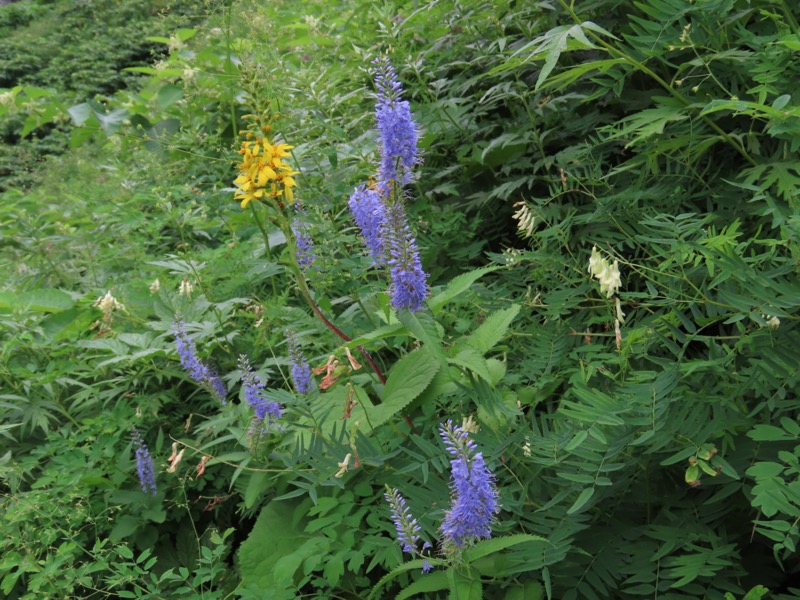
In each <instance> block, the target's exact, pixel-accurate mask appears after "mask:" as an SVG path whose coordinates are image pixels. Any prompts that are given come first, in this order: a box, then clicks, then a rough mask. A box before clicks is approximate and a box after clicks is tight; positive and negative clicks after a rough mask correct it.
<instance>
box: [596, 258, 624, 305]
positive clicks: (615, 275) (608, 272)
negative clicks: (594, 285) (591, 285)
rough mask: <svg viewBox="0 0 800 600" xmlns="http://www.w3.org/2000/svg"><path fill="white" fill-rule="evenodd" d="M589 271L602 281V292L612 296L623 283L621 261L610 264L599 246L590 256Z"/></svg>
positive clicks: (609, 296)
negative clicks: (599, 250) (602, 254)
mask: <svg viewBox="0 0 800 600" xmlns="http://www.w3.org/2000/svg"><path fill="white" fill-rule="evenodd" d="M589 273H591V274H592V275H593V276H594V277H595V279H597V280H598V281H599V282H600V292H601V293H603V294H605V295H606V298H611V296H613V295H614V294H616V293H617V291H618V290H619V288H620V285H622V280H621V277H620V272H619V262H618V261H616V260H615V261H614V263H613V264H610V263H609V262H608V260H607V259H605V258H603V257H602V256H600V252H598V251H597V246H594V247H593V248H592V256H591V257H590V258H589Z"/></svg>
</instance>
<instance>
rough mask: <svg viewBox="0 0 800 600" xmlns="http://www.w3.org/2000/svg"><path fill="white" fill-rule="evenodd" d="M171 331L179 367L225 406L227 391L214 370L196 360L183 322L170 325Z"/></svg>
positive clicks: (195, 351)
mask: <svg viewBox="0 0 800 600" xmlns="http://www.w3.org/2000/svg"><path fill="white" fill-rule="evenodd" d="M172 331H173V332H174V333H175V347H176V348H177V350H178V356H180V359H181V366H182V367H183V368H184V369H185V370H186V372H187V373H189V377H191V378H192V379H193V380H194V381H196V382H197V383H199V384H200V385H204V386H206V387H207V388H208V389H209V390H211V393H212V394H213V395H214V397H215V398H216V399H217V400H219V401H220V402H221V403H222V404H226V402H225V398H226V397H227V395H228V390H227V388H226V387H225V382H224V381H222V379H221V378H220V376H219V374H218V373H217V372H216V370H215V369H212V368H209V367H208V366H207V365H205V364H203V363H202V362H201V361H200V359H199V358H197V349H196V348H195V345H194V340H192V338H190V337H189V336H188V334H187V333H186V326H185V325H184V323H183V321H175V322H174V323H173V324H172Z"/></svg>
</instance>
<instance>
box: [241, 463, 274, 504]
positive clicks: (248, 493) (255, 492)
mask: <svg viewBox="0 0 800 600" xmlns="http://www.w3.org/2000/svg"><path fill="white" fill-rule="evenodd" d="M269 485H270V484H269V480H268V477H267V473H263V472H259V471H256V472H254V473H252V474H251V475H250V480H249V481H248V482H247V488H245V491H244V506H245V508H252V507H253V506H255V504H256V501H257V500H258V499H259V498H261V496H262V494H263V493H264V491H265V490H266V489H267V488H268V487H269Z"/></svg>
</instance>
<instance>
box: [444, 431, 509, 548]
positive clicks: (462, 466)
mask: <svg viewBox="0 0 800 600" xmlns="http://www.w3.org/2000/svg"><path fill="white" fill-rule="evenodd" d="M439 433H440V435H441V436H442V440H443V441H444V446H445V448H446V449H447V451H448V452H449V453H450V454H451V455H452V456H453V459H452V460H451V461H450V468H451V471H450V490H451V492H452V504H451V506H450V510H448V511H447V513H446V514H445V518H444V522H443V523H442V526H441V531H442V545H443V547H444V548H445V550H451V551H452V550H462V549H464V548H465V547H466V546H467V545H468V544H470V543H472V542H474V541H475V540H478V539H488V538H490V537H491V535H492V523H493V522H494V516H495V514H496V513H497V512H498V511H499V510H500V506H499V504H498V502H497V495H498V494H497V488H496V487H495V479H494V475H492V473H491V471H489V468H488V467H487V466H486V463H485V461H484V459H483V453H482V452H478V447H477V445H476V444H475V442H474V441H472V440H471V439H470V438H469V432H468V431H466V430H465V429H464V428H463V427H459V426H456V425H454V424H453V422H452V421H450V420H448V421H447V422H446V423H443V424H442V425H441V426H440V427H439Z"/></svg>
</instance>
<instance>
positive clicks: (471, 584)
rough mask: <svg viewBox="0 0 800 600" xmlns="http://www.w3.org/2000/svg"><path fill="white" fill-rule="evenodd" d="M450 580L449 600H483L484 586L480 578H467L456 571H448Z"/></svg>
mask: <svg viewBox="0 0 800 600" xmlns="http://www.w3.org/2000/svg"><path fill="white" fill-rule="evenodd" d="M447 575H448V578H449V580H450V595H449V596H448V598H449V600H482V599H483V585H482V584H481V580H480V579H479V578H477V577H476V578H472V577H466V576H465V575H462V574H461V573H459V572H458V571H456V570H455V569H450V570H448V571H447Z"/></svg>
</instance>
